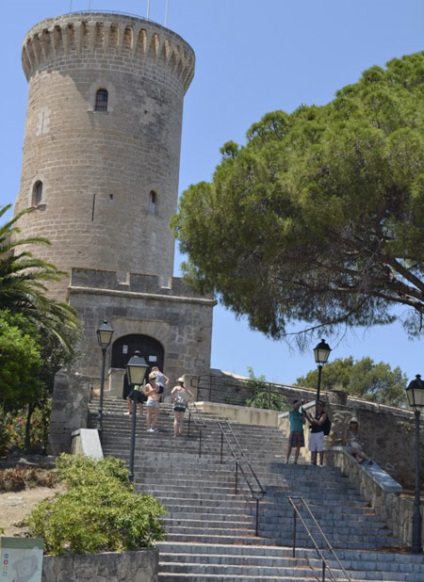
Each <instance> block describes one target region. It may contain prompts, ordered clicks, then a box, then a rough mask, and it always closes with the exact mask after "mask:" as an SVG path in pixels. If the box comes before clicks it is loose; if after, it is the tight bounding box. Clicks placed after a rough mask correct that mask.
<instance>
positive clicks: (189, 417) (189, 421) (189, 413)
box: [187, 408, 191, 436]
mask: <svg viewBox="0 0 424 582" xmlns="http://www.w3.org/2000/svg"><path fill="white" fill-rule="evenodd" d="M190 426H191V410H190V408H189V409H188V427H187V434H188V436H191V434H190Z"/></svg>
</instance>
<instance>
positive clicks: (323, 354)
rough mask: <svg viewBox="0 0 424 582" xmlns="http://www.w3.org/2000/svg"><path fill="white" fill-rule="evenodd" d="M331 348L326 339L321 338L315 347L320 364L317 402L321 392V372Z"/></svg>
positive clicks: (316, 358)
mask: <svg viewBox="0 0 424 582" xmlns="http://www.w3.org/2000/svg"><path fill="white" fill-rule="evenodd" d="M330 352H331V348H330V346H329V345H328V344H327V342H326V341H325V340H321V341H320V342H319V344H318V345H316V346H315V347H314V357H315V362H316V363H317V364H318V385H317V397H316V402H318V400H319V397H320V393H321V373H322V367H323V365H324V364H326V363H327V361H328V358H329V356H330Z"/></svg>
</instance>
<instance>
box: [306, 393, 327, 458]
mask: <svg viewBox="0 0 424 582" xmlns="http://www.w3.org/2000/svg"><path fill="white" fill-rule="evenodd" d="M327 418H328V416H327V413H326V412H325V402H324V401H323V400H318V402H317V403H316V405H315V416H314V417H312V416H311V415H310V414H307V419H308V421H309V422H310V424H311V432H310V435H309V451H310V453H311V463H312V464H313V465H316V464H317V458H318V456H319V464H320V465H323V464H324V424H328V423H327Z"/></svg>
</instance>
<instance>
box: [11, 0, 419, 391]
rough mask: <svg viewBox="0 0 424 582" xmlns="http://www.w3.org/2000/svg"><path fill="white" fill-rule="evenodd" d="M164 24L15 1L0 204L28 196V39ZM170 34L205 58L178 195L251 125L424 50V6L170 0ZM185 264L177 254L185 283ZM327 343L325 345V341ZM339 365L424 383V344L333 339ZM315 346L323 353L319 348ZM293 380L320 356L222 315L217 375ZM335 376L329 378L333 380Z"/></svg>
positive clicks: (353, 0)
mask: <svg viewBox="0 0 424 582" xmlns="http://www.w3.org/2000/svg"><path fill="white" fill-rule="evenodd" d="M149 4H150V14H149V16H150V18H151V19H152V20H155V21H156V22H158V23H160V24H162V25H163V24H165V15H166V5H167V2H166V0H150V3H148V0H91V1H90V0H14V1H13V2H12V1H8V2H5V1H4V2H3V3H2V22H3V27H2V39H3V41H2V45H1V52H0V59H1V71H2V76H3V83H2V90H1V92H0V107H1V111H2V131H1V133H0V139H1V152H2V162H3V176H2V187H1V193H0V202H1V204H6V203H9V202H12V203H13V201H14V199H15V197H16V194H17V192H18V189H19V178H20V164H21V151H22V143H23V133H24V120H25V110H26V97H27V84H26V80H25V77H24V74H23V72H22V67H21V63H20V51H21V43H22V40H23V37H24V35H25V33H26V32H27V31H28V30H29V29H30V28H31V27H32V26H33V25H34V24H36V23H37V22H39V21H40V20H42V19H44V18H48V17H52V16H57V15H59V14H64V13H66V12H69V11H71V10H74V11H75V10H88V9H90V8H91V9H94V10H114V11H119V12H126V13H131V14H136V15H139V16H142V17H146V16H147V9H148V6H149ZM167 26H168V27H169V28H171V29H172V30H174V31H175V32H177V33H178V34H180V35H181V36H182V37H183V38H184V39H185V40H186V41H188V42H189V43H190V44H191V46H192V47H193V48H194V50H195V52H196V74H195V78H194V81H193V83H192V85H191V87H190V89H189V91H188V93H187V95H186V99H185V107H184V124H183V139H182V152H181V154H182V155H181V173H180V192H182V191H183V190H184V189H185V188H186V187H187V186H189V185H190V184H192V183H196V182H199V181H201V180H209V179H210V177H211V175H212V173H213V171H214V168H215V166H216V165H217V164H218V163H219V160H220V155H219V148H220V147H221V146H222V145H223V144H224V143H225V142H226V141H228V140H234V141H236V142H238V143H244V140H245V133H246V131H247V129H248V128H249V127H250V125H251V124H252V123H254V122H256V121H258V120H259V119H260V118H261V117H262V116H263V115H264V114H265V113H267V112H269V111H273V110H276V109H283V110H285V111H288V112H291V111H293V110H294V109H295V108H297V107H298V106H299V105H301V104H308V105H309V104H317V105H322V104H325V103H327V102H328V101H331V99H332V98H333V96H334V93H335V92H336V91H337V90H338V89H339V88H341V87H343V86H344V85H347V84H350V83H355V82H356V81H357V80H358V79H359V77H360V76H361V73H362V72H363V71H364V70H366V69H368V68H369V67H371V66H373V65H380V66H384V65H385V63H386V62H387V61H389V60H391V59H392V58H396V57H401V56H403V55H406V54H411V53H414V52H417V51H421V50H424V2H423V0H262V1H261V2H258V1H257V0H168V20H167ZM180 260H181V257H180V256H179V255H178V253H177V260H176V268H175V274H176V275H178V274H179V269H178V266H179V262H180ZM324 337H325V336H324ZM326 339H327V341H328V343H329V344H330V345H331V347H332V348H333V351H332V354H331V356H330V357H331V358H332V359H334V358H338V357H347V356H349V355H352V356H353V357H355V358H357V359H358V358H362V357H363V356H370V357H371V358H373V359H374V360H375V361H376V362H380V361H383V362H387V363H389V364H390V365H391V366H392V367H395V366H399V367H400V368H401V369H402V370H403V371H404V372H405V373H406V374H407V375H408V377H411V378H412V377H413V376H414V375H415V374H416V373H422V374H424V342H423V341H422V340H418V341H417V340H415V341H413V342H411V341H408V339H407V337H406V334H405V333H404V331H403V330H402V328H401V327H400V326H398V325H393V326H389V327H383V328H379V329H373V330H368V331H364V330H355V331H354V332H351V333H349V334H348V335H347V336H345V337H344V338H343V339H342V340H341V339H337V340H332V338H326ZM311 347H313V346H311ZM249 366H250V367H252V368H253V369H254V371H255V374H256V375H265V376H266V378H267V380H269V381H275V382H283V383H286V384H290V383H293V382H294V381H295V380H296V378H297V377H299V376H300V375H303V374H305V373H306V372H307V371H309V370H310V369H312V368H314V367H315V364H314V360H313V355H312V351H311V350H310V349H309V350H307V351H306V352H304V353H300V352H298V351H296V350H293V349H289V347H288V346H287V344H286V343H285V342H274V341H271V340H268V339H266V338H265V337H264V336H263V335H262V334H260V333H258V332H254V331H251V330H249V328H248V326H247V324H246V323H245V322H244V321H236V320H235V318H234V316H233V315H232V314H231V313H230V312H228V311H226V310H225V309H223V308H222V307H217V308H215V314H214V330H213V348H212V367H215V368H221V369H223V370H227V371H230V372H236V373H239V374H246V372H247V368H248V367H249ZM324 373H325V371H324Z"/></svg>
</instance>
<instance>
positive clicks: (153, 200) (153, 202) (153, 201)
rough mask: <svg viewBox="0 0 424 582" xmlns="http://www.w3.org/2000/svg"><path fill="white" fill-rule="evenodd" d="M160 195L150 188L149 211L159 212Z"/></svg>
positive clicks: (151, 212) (152, 212)
mask: <svg viewBox="0 0 424 582" xmlns="http://www.w3.org/2000/svg"><path fill="white" fill-rule="evenodd" d="M157 201H158V196H157V194H156V192H155V191H154V190H150V194H149V213H150V214H156V212H157Z"/></svg>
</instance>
